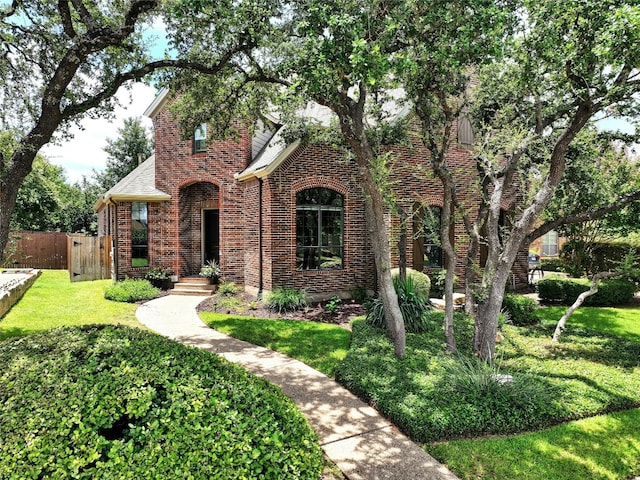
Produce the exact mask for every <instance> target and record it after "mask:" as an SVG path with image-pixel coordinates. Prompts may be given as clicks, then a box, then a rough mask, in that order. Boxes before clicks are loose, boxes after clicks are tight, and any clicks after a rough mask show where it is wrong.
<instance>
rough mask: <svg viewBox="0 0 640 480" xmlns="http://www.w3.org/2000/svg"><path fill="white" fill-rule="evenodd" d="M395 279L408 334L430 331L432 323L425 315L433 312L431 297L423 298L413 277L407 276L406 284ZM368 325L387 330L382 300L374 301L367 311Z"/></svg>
mask: <svg viewBox="0 0 640 480" xmlns="http://www.w3.org/2000/svg"><path fill="white" fill-rule="evenodd" d="M392 278H393V287H394V288H395V291H396V293H397V294H398V303H399V305H400V311H401V312H402V318H403V319H404V327H405V330H406V331H407V332H411V333H419V332H425V331H427V330H429V329H430V328H431V326H432V322H430V321H429V317H427V316H426V315H425V313H426V312H428V311H429V310H431V304H430V303H429V297H424V296H422V291H423V290H422V291H421V290H417V289H416V288H415V284H414V280H413V276H410V275H407V278H406V279H405V281H404V282H402V281H401V280H400V277H398V276H395V277H392ZM367 323H369V325H372V326H374V327H377V328H386V323H385V319H384V305H383V304H382V300H381V299H380V298H376V299H374V300H373V302H372V303H371V305H369V307H368V311H367Z"/></svg>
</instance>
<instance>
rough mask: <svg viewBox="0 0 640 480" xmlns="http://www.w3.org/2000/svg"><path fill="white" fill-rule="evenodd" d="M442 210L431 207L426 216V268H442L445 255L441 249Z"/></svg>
mask: <svg viewBox="0 0 640 480" xmlns="http://www.w3.org/2000/svg"><path fill="white" fill-rule="evenodd" d="M441 216H442V209H441V208H440V207H433V206H429V207H426V208H425V215H424V231H423V235H424V266H425V267H442V265H443V255H442V248H441V247H440V226H441V224H442V218H441Z"/></svg>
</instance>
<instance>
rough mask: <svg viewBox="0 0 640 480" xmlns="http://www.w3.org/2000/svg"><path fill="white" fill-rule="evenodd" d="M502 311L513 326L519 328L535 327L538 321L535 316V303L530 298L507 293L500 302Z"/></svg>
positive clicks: (536, 305)
mask: <svg viewBox="0 0 640 480" xmlns="http://www.w3.org/2000/svg"><path fill="white" fill-rule="evenodd" d="M502 309H503V310H504V311H506V312H507V313H508V315H509V320H511V323H512V324H513V325H517V326H519V327H523V326H528V325H535V324H536V323H538V322H539V321H540V319H539V318H538V316H537V315H536V311H537V310H538V304H537V302H536V301H535V300H534V299H533V298H530V297H525V296H524V295H517V294H515V293H507V294H505V296H504V299H503V300H502Z"/></svg>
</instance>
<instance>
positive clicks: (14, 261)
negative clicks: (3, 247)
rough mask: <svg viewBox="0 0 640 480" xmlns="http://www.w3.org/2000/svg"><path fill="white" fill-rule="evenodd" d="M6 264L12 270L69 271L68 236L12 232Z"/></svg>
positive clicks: (63, 234) (59, 233)
mask: <svg viewBox="0 0 640 480" xmlns="http://www.w3.org/2000/svg"><path fill="white" fill-rule="evenodd" d="M8 254H9V255H8V258H7V261H6V262H5V263H6V266H7V267H10V268H40V269H54V270H66V269H67V234H66V233H61V232H29V231H20V232H11V234H10V244H9V246H8Z"/></svg>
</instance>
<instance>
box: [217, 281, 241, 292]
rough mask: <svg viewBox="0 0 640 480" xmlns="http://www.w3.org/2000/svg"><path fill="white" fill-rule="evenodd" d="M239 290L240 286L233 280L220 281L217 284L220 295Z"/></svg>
mask: <svg viewBox="0 0 640 480" xmlns="http://www.w3.org/2000/svg"><path fill="white" fill-rule="evenodd" d="M241 290H242V287H240V286H239V285H236V284H235V283H233V282H222V283H221V284H220V285H219V286H218V292H219V293H221V294H222V295H235V294H236V293H238V292H240V291H241Z"/></svg>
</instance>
